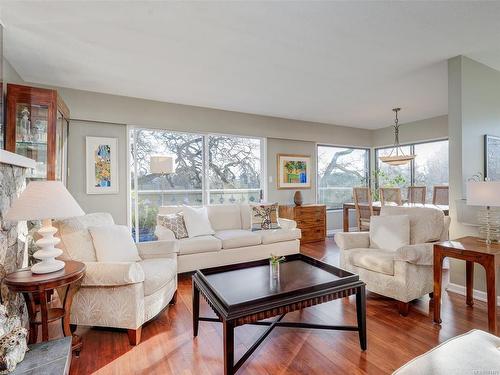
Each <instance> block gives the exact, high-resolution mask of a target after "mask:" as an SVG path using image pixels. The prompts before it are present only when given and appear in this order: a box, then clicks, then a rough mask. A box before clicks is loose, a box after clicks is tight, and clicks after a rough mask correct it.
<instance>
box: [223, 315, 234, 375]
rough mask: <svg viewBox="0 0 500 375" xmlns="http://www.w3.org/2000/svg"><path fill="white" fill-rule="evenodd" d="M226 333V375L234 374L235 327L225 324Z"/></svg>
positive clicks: (231, 324)
mask: <svg viewBox="0 0 500 375" xmlns="http://www.w3.org/2000/svg"><path fill="white" fill-rule="evenodd" d="M223 331H224V337H223V340H224V375H233V374H234V371H233V370H234V325H233V323H232V322H228V321H226V320H225V321H224V322H223Z"/></svg>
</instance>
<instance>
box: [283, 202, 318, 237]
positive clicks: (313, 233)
mask: <svg viewBox="0 0 500 375" xmlns="http://www.w3.org/2000/svg"><path fill="white" fill-rule="evenodd" d="M279 217H282V218H284V219H291V220H295V221H296V222H297V228H299V229H300V230H301V231H302V238H301V240H300V242H301V243H308V242H316V241H324V240H325V237H326V206H325V205H324V204H304V205H302V206H295V205H284V206H279Z"/></svg>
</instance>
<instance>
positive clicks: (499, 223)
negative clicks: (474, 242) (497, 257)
mask: <svg viewBox="0 0 500 375" xmlns="http://www.w3.org/2000/svg"><path fill="white" fill-rule="evenodd" d="M478 216H479V235H480V237H481V238H482V239H483V240H484V241H485V242H486V244H488V245H491V244H492V243H494V242H497V241H498V240H499V238H500V214H499V212H498V211H496V210H494V209H492V208H491V207H485V208H484V209H482V210H481V211H479V215H478Z"/></svg>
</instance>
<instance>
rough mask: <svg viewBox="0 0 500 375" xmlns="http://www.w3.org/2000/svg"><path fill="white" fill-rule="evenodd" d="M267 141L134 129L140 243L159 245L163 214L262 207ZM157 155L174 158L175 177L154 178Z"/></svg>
mask: <svg viewBox="0 0 500 375" xmlns="http://www.w3.org/2000/svg"><path fill="white" fill-rule="evenodd" d="M262 143H263V140H262V139H257V138H246V137H232V136H219V135H202V134H192V133H177V132H171V131H168V130H160V129H139V128H136V129H132V130H131V131H130V152H131V154H130V155H131V157H130V160H131V165H130V171H131V196H130V202H131V218H132V231H133V236H134V238H135V239H136V241H151V240H154V239H156V238H155V235H154V229H155V226H156V216H157V214H158V208H159V207H160V206H166V205H180V204H186V205H195V206H196V205H202V204H205V203H207V202H210V204H221V203H238V202H257V201H258V200H259V198H260V196H261V190H262V186H263V184H262V181H261V178H262V177H263V176H262V171H263V167H262V162H263V158H262V156H261V152H262V150H263V146H262ZM151 155H172V156H174V158H175V172H174V173H172V174H169V175H158V174H152V173H151V171H150V157H151Z"/></svg>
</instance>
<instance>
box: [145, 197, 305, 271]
mask: <svg viewBox="0 0 500 375" xmlns="http://www.w3.org/2000/svg"><path fill="white" fill-rule="evenodd" d="M180 211H182V206H163V207H160V208H159V212H158V214H160V215H162V214H163V215H165V214H172V213H176V212H180ZM207 211H208V218H209V220H210V224H211V225H212V228H213V230H214V231H215V234H214V235H210V236H200V237H193V238H183V239H180V240H176V239H175V236H174V233H173V232H172V231H170V230H169V229H167V228H165V227H164V226H161V225H159V224H157V226H156V230H155V234H156V236H157V237H158V239H159V240H175V241H177V242H178V244H179V254H178V257H177V272H179V273H182V272H190V271H194V270H197V269H202V268H207V267H215V266H222V265H226V264H233V263H241V262H247V261H252V260H258V259H265V258H268V257H269V255H270V254H271V253H272V254H274V255H290V254H295V253H298V252H299V250H300V241H299V239H300V229H298V228H297V224H296V222H295V221H293V220H288V219H278V220H279V225H280V227H281V229H272V230H263V231H254V232H252V231H251V230H250V226H251V217H250V215H251V210H250V206H249V205H248V204H241V205H239V204H225V205H209V206H207Z"/></svg>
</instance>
